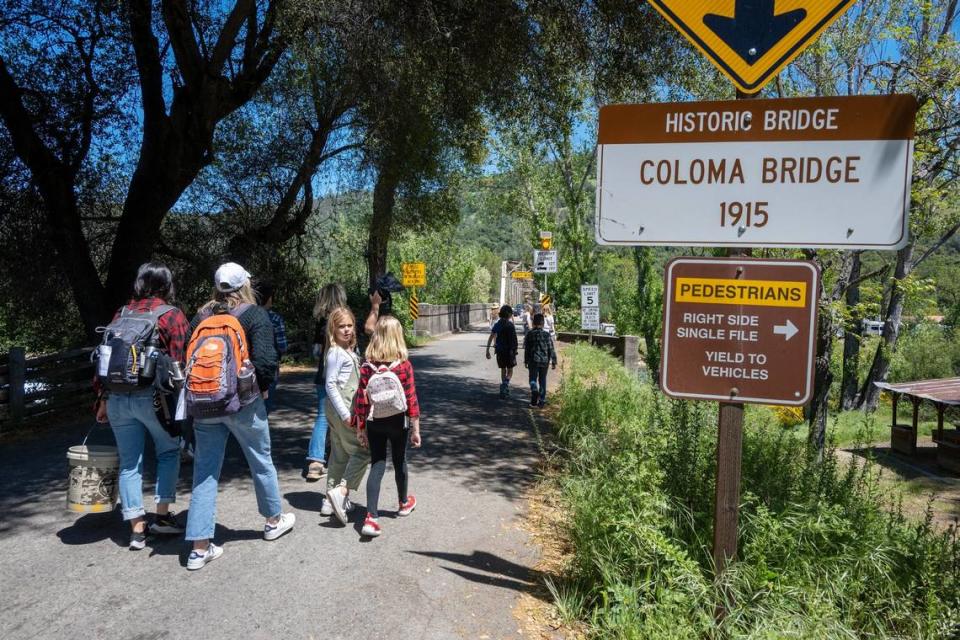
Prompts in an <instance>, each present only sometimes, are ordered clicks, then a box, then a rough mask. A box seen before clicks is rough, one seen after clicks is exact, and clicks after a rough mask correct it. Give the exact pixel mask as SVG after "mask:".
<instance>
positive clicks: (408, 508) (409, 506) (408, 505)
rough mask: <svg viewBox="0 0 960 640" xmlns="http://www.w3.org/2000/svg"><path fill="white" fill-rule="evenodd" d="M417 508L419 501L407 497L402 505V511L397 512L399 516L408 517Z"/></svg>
mask: <svg viewBox="0 0 960 640" xmlns="http://www.w3.org/2000/svg"><path fill="white" fill-rule="evenodd" d="M416 508H417V499H416V498H415V497H413V496H407V499H406V500H405V501H404V502H401V503H400V511H398V512H397V515H398V516H408V515H410V514H411V513H412V512H413V510H414V509H416Z"/></svg>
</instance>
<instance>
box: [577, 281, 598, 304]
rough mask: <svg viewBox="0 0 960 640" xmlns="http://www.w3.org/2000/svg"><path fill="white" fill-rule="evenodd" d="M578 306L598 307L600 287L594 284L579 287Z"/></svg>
mask: <svg viewBox="0 0 960 640" xmlns="http://www.w3.org/2000/svg"><path fill="white" fill-rule="evenodd" d="M580 306H581V307H584V308H589V307H599V306H600V286H599V285H595V284H582V285H580Z"/></svg>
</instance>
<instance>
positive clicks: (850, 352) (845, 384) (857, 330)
mask: <svg viewBox="0 0 960 640" xmlns="http://www.w3.org/2000/svg"><path fill="white" fill-rule="evenodd" d="M860 258H861V254H860V252H859V251H858V252H856V253H855V255H854V256H853V266H852V267H851V269H850V282H851V283H852V284H851V285H850V286H849V287H848V288H847V295H846V298H847V299H846V302H847V309H849V310H852V311H851V313H852V322H851V323H850V326H848V327H846V329H845V331H844V332H843V379H842V380H841V382H840V409H842V410H843V411H849V410H850V409H853V408H855V407H856V406H857V390H858V389H859V381H858V380H857V377H858V376H857V374H858V371H859V369H860V344H861V341H862V340H863V318H861V317H860V312H859V310H858V309H857V305H859V304H860V283H859V282H857V281H858V280H859V278H860V270H861V266H862V262H861V259H860Z"/></svg>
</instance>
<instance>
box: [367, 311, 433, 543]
mask: <svg viewBox="0 0 960 640" xmlns="http://www.w3.org/2000/svg"><path fill="white" fill-rule="evenodd" d="M364 355H365V357H366V362H365V363H364V366H362V367H361V368H360V386H359V388H358V390H357V397H356V402H355V404H354V413H353V419H354V423H355V425H356V427H357V435H358V437H359V438H360V442H362V443H364V444H366V445H367V446H368V448H369V449H370V475H369V476H367V518H366V520H365V521H364V523H363V529H362V530H361V533H362V534H363V535H365V536H371V537H373V536H379V535H380V533H381V531H380V524H379V522H378V518H379V517H380V514H379V512H378V506H379V505H378V503H379V500H380V483H381V481H382V480H383V474H384V471H386V467H387V443H388V442H389V443H390V454H391V458H392V459H393V473H394V477H395V479H396V481H397V495H398V502H399V504H400V507H399V510H398V512H397V515H399V516H408V515H410V513H411V512H412V511H413V510H414V508H415V507H416V506H417V499H416V498H415V497H414V496H413V495H412V494H407V481H408V477H407V458H406V456H407V440H408V438H409V441H410V444H411V445H412V446H413V447H414V448H418V447H419V446H420V404H419V402H417V388H416V385H415V383H414V379H413V365H412V364H411V363H410V360H408V353H407V345H406V343H405V342H404V340H403V327H402V326H401V325H400V321H399V320H397V319H396V318H394V317H392V316H384V317H382V318H380V319H379V320H377V324H376V327H375V328H374V330H373V335H372V336H371V337H370V344H369V345H368V346H367V351H366V353H365V354H364ZM391 365H393V366H392V367H391ZM381 366H387V367H391V368H390V370H391V371H392V372H393V373H394V374H396V376H397V378H398V379H399V380H400V384H401V385H402V386H403V392H404V396H405V397H406V400H407V410H406V411H405V412H404V413H398V414H396V415H392V416H388V417H384V418H377V419H368V416H369V415H370V403H369V398H368V397H367V393H366V390H367V384H368V383H369V382H370V377H371V376H372V375H373V374H374V372H376V371H377V369H378V368H379V367H381ZM408 419H409V425H408Z"/></svg>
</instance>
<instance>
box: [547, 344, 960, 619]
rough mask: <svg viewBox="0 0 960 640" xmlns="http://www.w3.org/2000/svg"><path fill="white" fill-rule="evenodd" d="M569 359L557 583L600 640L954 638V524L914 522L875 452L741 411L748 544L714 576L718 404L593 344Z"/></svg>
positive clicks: (743, 538)
mask: <svg viewBox="0 0 960 640" xmlns="http://www.w3.org/2000/svg"><path fill="white" fill-rule="evenodd" d="M567 354H568V356H569V357H570V358H571V360H572V367H569V368H568V371H567V374H566V375H565V377H564V380H563V383H562V386H561V389H560V392H559V394H558V395H557V398H558V403H559V418H558V424H557V429H556V431H557V437H558V439H559V440H560V444H561V445H562V446H563V447H564V448H565V449H566V450H567V452H568V453H567V457H566V459H565V469H564V472H563V474H562V475H561V478H560V483H561V488H562V491H563V493H564V496H565V498H566V500H567V501H568V504H569V505H570V510H571V515H570V519H569V532H568V533H569V536H570V539H571V541H572V543H573V545H574V548H575V557H574V559H573V562H572V564H571V569H570V573H569V575H567V576H564V577H563V579H562V582H558V583H556V584H554V585H553V588H552V591H553V592H554V593H555V594H556V596H557V598H558V600H560V601H562V602H561V604H563V606H564V609H565V612H566V615H568V616H569V615H571V614H574V613H576V614H577V615H579V616H580V617H581V618H582V619H583V620H584V621H585V622H587V623H588V624H589V625H590V628H591V629H592V630H593V633H594V634H595V636H596V637H598V638H691V637H737V638H784V637H790V638H856V637H878V638H887V637H889V638H894V637H896V638H903V637H910V638H948V637H957V635H958V633H960V616H958V613H957V611H958V605H960V590H958V588H960V580H958V576H960V564H958V557H960V545H958V542H957V540H956V537H955V535H954V532H953V531H952V530H951V531H948V532H943V531H938V530H936V529H934V528H933V527H932V525H931V522H930V520H929V518H928V519H927V521H926V522H910V521H908V520H906V519H905V518H904V517H903V515H902V514H901V513H900V511H899V508H898V505H897V502H896V500H895V498H894V499H892V498H891V496H889V495H887V494H885V493H884V491H883V490H882V489H881V485H880V484H879V482H878V479H879V474H878V471H877V470H876V469H875V467H874V466H873V465H872V464H871V463H869V462H865V463H864V462H861V463H852V464H849V465H844V466H840V465H838V463H837V458H836V457H835V456H834V455H833V454H832V452H829V453H828V454H827V455H825V456H823V458H822V459H818V458H817V457H816V456H813V455H810V453H809V452H808V451H807V448H806V443H805V442H804V441H803V440H802V439H798V438H797V437H796V436H795V435H791V434H790V432H789V431H788V430H786V429H784V428H782V427H781V426H779V424H778V420H777V416H776V415H775V413H774V412H773V411H772V410H771V409H769V408H766V407H750V408H748V410H747V412H746V419H745V426H744V446H743V479H742V482H741V487H742V490H743V496H742V500H741V503H742V504H741V511H740V547H739V548H740V552H739V556H738V559H737V562H735V563H734V564H733V565H732V566H731V569H730V570H729V571H727V572H726V573H725V574H724V576H723V584H718V583H717V581H716V580H715V579H714V571H713V566H712V559H711V552H710V545H711V540H712V526H713V488H714V478H715V476H716V464H715V459H714V455H715V454H714V452H715V447H716V422H717V415H716V406H715V405H713V404H710V403H693V402H677V401H672V400H669V399H667V398H666V397H664V396H663V395H662V394H661V393H660V392H659V391H658V390H657V389H656V388H654V387H652V386H650V385H645V384H642V383H641V382H640V381H639V380H637V379H635V378H633V377H631V376H630V375H629V374H628V373H627V372H626V371H625V370H624V369H623V367H621V366H620V365H619V363H617V362H616V361H615V360H614V359H613V358H611V357H610V356H609V355H607V354H605V353H604V352H602V351H599V350H597V349H594V348H591V347H589V346H585V345H575V346H572V347H570V349H569V350H568V351H567ZM721 603H726V608H727V610H728V614H727V616H726V617H725V618H724V620H723V622H722V623H718V622H717V621H716V619H715V611H716V610H717V607H718V605H720V604H721Z"/></svg>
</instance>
